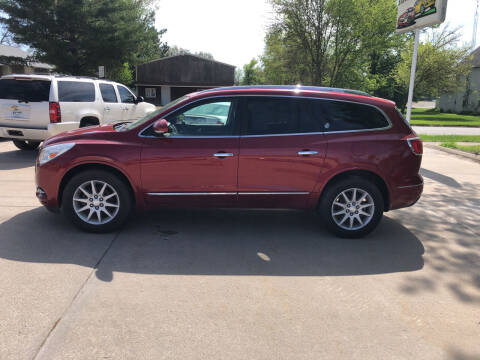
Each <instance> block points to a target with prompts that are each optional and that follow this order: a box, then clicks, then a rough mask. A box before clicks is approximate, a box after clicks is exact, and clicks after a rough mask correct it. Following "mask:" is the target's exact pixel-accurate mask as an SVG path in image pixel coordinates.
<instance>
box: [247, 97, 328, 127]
mask: <svg viewBox="0 0 480 360" xmlns="http://www.w3.org/2000/svg"><path fill="white" fill-rule="evenodd" d="M314 105H315V101H313V100H310V99H295V98H269V97H258V98H248V99H247V100H246V105H245V107H244V109H245V110H244V117H245V118H246V122H247V135H268V134H272V135H275V134H295V133H297V134H299V133H311V132H320V131H322V129H321V126H322V119H321V118H318V116H317V114H316V113H315V106H314Z"/></svg>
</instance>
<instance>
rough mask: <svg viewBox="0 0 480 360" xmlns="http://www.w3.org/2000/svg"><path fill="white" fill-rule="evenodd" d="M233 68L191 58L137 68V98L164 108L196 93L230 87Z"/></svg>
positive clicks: (191, 56)
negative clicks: (173, 101)
mask: <svg viewBox="0 0 480 360" xmlns="http://www.w3.org/2000/svg"><path fill="white" fill-rule="evenodd" d="M234 78H235V66H233V65H228V64H224V63H222V62H219V61H215V60H209V59H205V58H202V57H199V56H195V55H176V56H170V57H166V58H162V59H158V60H154V61H151V62H149V63H146V64H142V65H138V66H137V79H136V87H137V94H138V95H139V96H143V97H144V98H145V100H146V101H148V102H152V103H154V104H156V105H165V104H167V103H169V102H170V101H172V100H175V99H177V98H179V97H181V96H183V95H186V94H189V93H191V92H196V91H199V90H205V89H211V88H215V87H221V86H232V85H233V84H234Z"/></svg>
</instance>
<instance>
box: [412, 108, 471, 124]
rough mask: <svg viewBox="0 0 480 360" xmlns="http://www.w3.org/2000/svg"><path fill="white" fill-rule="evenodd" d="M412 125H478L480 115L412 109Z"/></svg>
mask: <svg viewBox="0 0 480 360" xmlns="http://www.w3.org/2000/svg"><path fill="white" fill-rule="evenodd" d="M412 125H426V126H471V127H475V126H480V116H475V115H458V114H449V113H441V112H439V111H437V110H435V109H412Z"/></svg>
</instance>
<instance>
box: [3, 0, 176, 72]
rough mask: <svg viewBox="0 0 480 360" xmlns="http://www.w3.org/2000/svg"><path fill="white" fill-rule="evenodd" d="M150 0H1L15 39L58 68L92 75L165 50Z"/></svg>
mask: <svg viewBox="0 0 480 360" xmlns="http://www.w3.org/2000/svg"><path fill="white" fill-rule="evenodd" d="M150 3H151V1H150V0H0V10H1V11H2V12H3V14H4V16H3V17H2V18H1V22H2V23H3V24H4V25H5V26H6V28H7V30H8V31H9V32H10V33H12V34H13V40H14V41H15V42H16V43H19V44H25V45H28V46H30V47H31V48H33V49H35V56H36V58H37V59H38V60H41V61H44V62H47V63H50V64H53V65H55V66H56V68H57V70H58V71H60V72H65V73H69V74H75V75H93V74H95V73H96V71H97V68H98V66H99V65H105V66H106V68H107V69H112V70H114V69H117V68H120V69H121V68H122V67H123V66H124V63H126V62H128V63H129V64H132V66H133V65H135V64H137V63H140V62H146V61H149V60H151V59H152V58H155V57H161V56H162V55H164V54H165V52H166V50H167V48H166V45H165V44H163V43H162V42H161V36H162V34H163V33H164V32H165V30H161V31H158V30H156V29H155V27H154V20H155V12H154V10H152V8H151V6H150V5H151V4H150Z"/></svg>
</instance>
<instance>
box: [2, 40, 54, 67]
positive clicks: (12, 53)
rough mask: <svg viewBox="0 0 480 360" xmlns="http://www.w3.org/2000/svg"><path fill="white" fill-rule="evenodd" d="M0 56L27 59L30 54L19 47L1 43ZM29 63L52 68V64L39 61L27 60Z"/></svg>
mask: <svg viewBox="0 0 480 360" xmlns="http://www.w3.org/2000/svg"><path fill="white" fill-rule="evenodd" d="M0 56H8V57H16V58H20V59H27V58H28V57H29V56H30V54H29V53H28V52H26V51H24V50H22V49H21V48H19V47H15V46H8V45H1V44H0ZM29 65H30V66H32V67H36V68H41V69H48V70H51V69H53V66H52V65H49V64H45V63H40V62H29Z"/></svg>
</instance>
